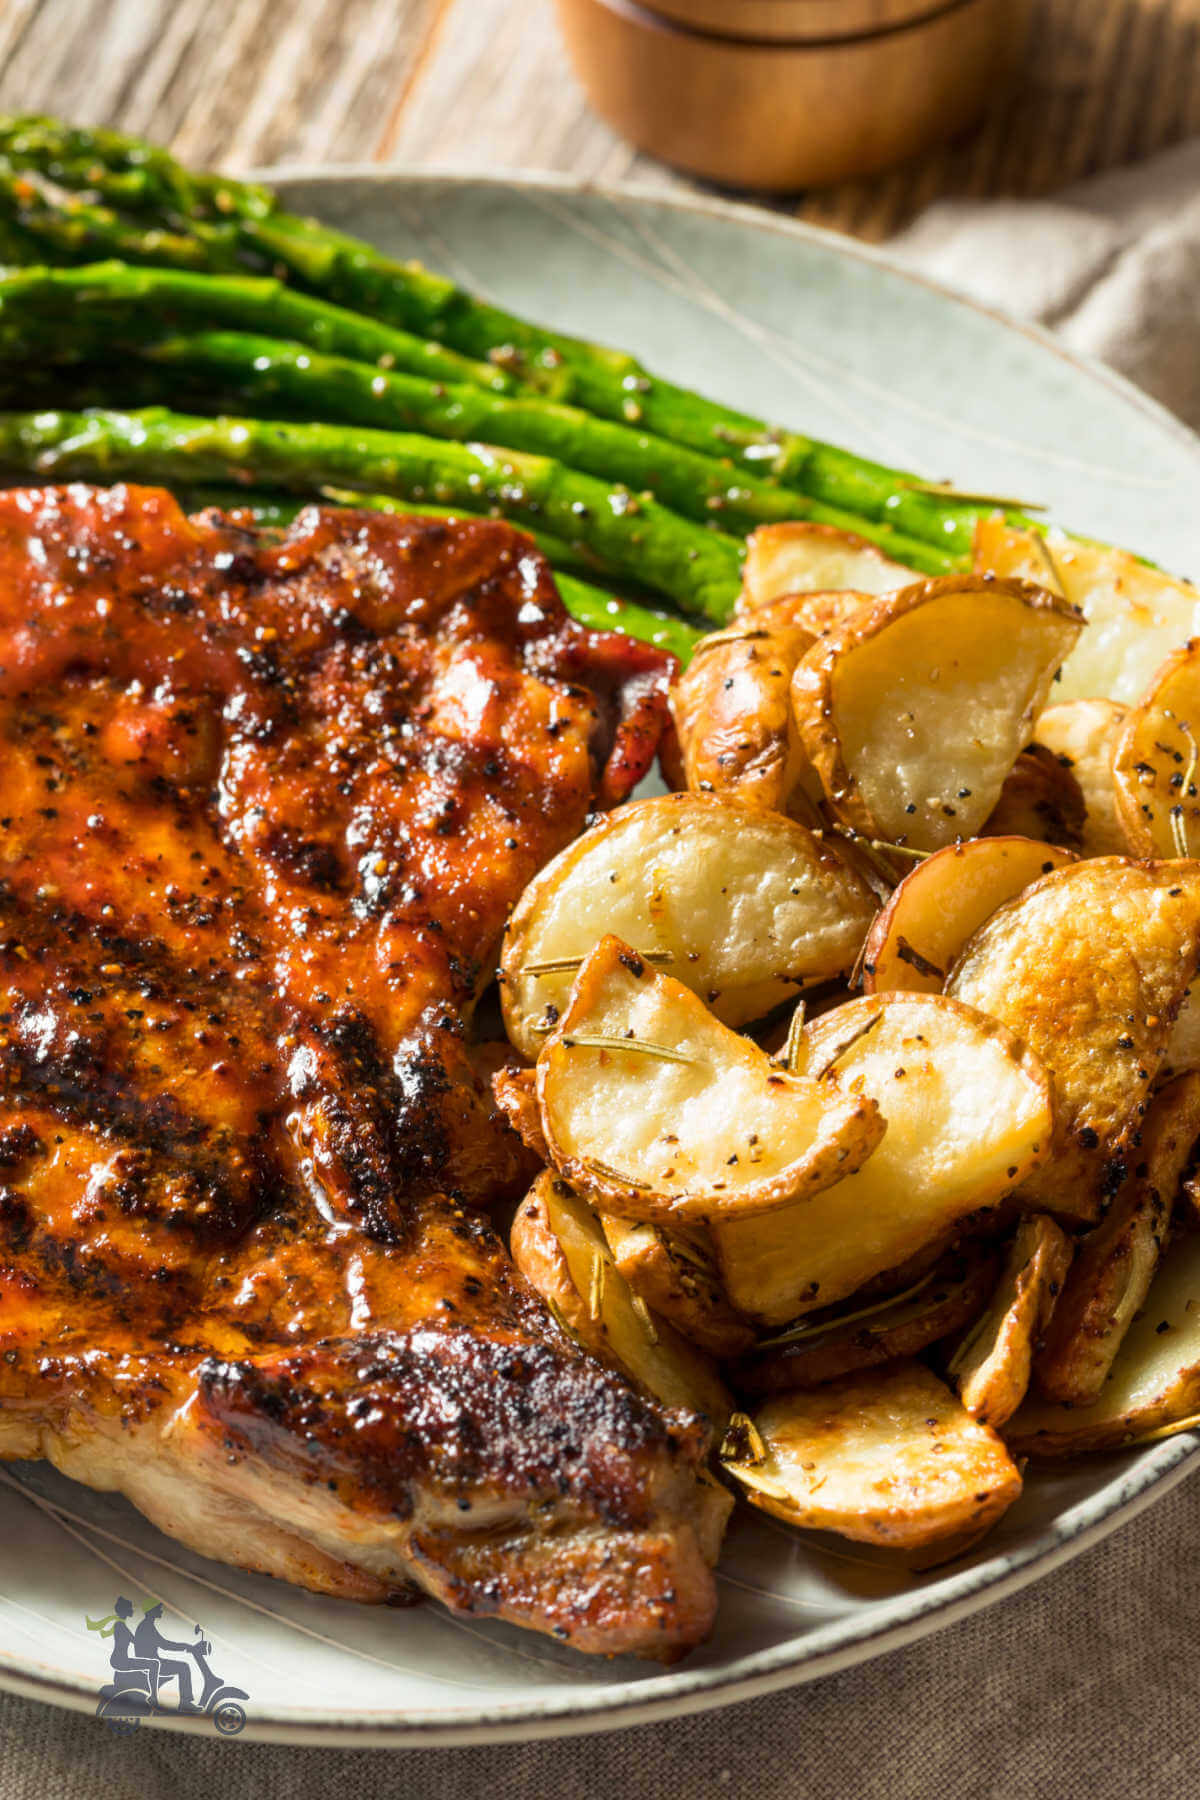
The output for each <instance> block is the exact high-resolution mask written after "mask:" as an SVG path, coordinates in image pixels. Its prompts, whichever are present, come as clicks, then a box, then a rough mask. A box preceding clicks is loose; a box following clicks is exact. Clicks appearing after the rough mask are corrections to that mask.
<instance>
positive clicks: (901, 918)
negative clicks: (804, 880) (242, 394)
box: [863, 837, 1074, 994]
mask: <svg viewBox="0 0 1200 1800" xmlns="http://www.w3.org/2000/svg"><path fill="white" fill-rule="evenodd" d="M1072 861H1074V858H1073V857H1072V855H1071V853H1070V852H1069V851H1066V850H1059V849H1055V848H1054V847H1052V846H1051V845H1048V844H1043V843H1040V842H1037V841H1035V840H1034V839H1033V838H1027V837H992V838H972V839H970V841H969V842H967V843H965V844H948V845H947V846H946V848H945V849H944V850H939V851H937V852H936V854H935V855H933V856H931V857H929V858H928V860H927V861H925V862H921V863H918V864H917V866H916V868H915V869H912V870H910V872H909V873H908V874H907V875H906V876H905V877H904V880H903V881H902V882H901V883H900V885H899V887H897V889H896V891H895V893H894V894H893V895H892V897H891V899H890V901H889V902H888V904H887V905H886V906H885V907H884V908H883V910H882V912H881V913H880V914H879V915H878V917H877V918H876V920H875V923H874V924H873V925H872V927H871V930H870V933H869V934H868V937H867V948H866V954H865V956H864V959H863V987H864V989H865V990H866V992H867V993H869V994H871V993H878V994H885V993H894V992H899V991H903V992H906V993H913V994H937V993H940V992H941V990H942V988H943V986H944V985H945V982H946V978H947V976H948V975H949V973H950V970H951V968H952V967H953V966H954V962H955V960H956V958H957V957H958V956H959V955H960V953H961V952H962V949H963V947H964V945H965V944H966V943H967V941H968V939H969V938H971V937H973V936H974V934H975V932H977V931H978V930H979V927H980V926H981V925H982V924H984V923H985V921H986V920H988V919H990V918H991V916H992V914H993V913H994V912H996V911H997V910H998V909H999V908H1000V907H1001V906H1003V905H1004V904H1005V902H1006V901H1008V900H1011V899H1012V898H1013V897H1014V895H1016V894H1019V893H1021V892H1022V891H1023V890H1024V889H1025V888H1027V887H1028V886H1029V885H1030V884H1031V882H1034V881H1037V880H1039V879H1040V878H1041V876H1043V875H1048V874H1050V872H1051V871H1052V870H1053V869H1061V868H1064V867H1065V866H1066V864H1067V863H1069V862H1072Z"/></svg>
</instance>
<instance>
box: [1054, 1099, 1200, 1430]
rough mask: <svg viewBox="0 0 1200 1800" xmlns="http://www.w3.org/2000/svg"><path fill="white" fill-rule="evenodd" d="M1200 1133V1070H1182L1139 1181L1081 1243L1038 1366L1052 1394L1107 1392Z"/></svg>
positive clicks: (1074, 1398) (1157, 1115)
mask: <svg viewBox="0 0 1200 1800" xmlns="http://www.w3.org/2000/svg"><path fill="white" fill-rule="evenodd" d="M1198 1138H1200V1074H1191V1075H1181V1076H1180V1077H1179V1079H1178V1080H1177V1081H1173V1082H1171V1083H1170V1085H1169V1086H1168V1087H1165V1088H1163V1090H1162V1092H1161V1093H1160V1094H1158V1095H1156V1097H1155V1099H1154V1101H1153V1103H1152V1105H1151V1107H1150V1111H1149V1114H1148V1116H1147V1119H1146V1125H1145V1129H1144V1131H1143V1133H1142V1143H1141V1147H1140V1149H1139V1151H1138V1153H1137V1166H1136V1168H1135V1170H1134V1173H1133V1177H1132V1179H1131V1180H1129V1181H1127V1182H1126V1184H1125V1186H1124V1187H1123V1188H1122V1189H1121V1190H1120V1192H1119V1193H1118V1194H1117V1196H1116V1198H1115V1199H1114V1201H1113V1203H1112V1205H1111V1206H1110V1207H1109V1210H1108V1212H1107V1213H1106V1214H1105V1217H1104V1220H1103V1223H1102V1224H1100V1225H1099V1226H1097V1228H1096V1230H1095V1231H1093V1232H1091V1233H1090V1234H1089V1236H1088V1237H1086V1238H1084V1240H1083V1242H1082V1243H1081V1244H1080V1246H1079V1250H1078V1253H1077V1255H1076V1257H1075V1261H1074V1264H1073V1265H1072V1268H1071V1273H1070V1276H1069V1277H1068V1279H1067V1283H1066V1286H1065V1287H1064V1289H1063V1293H1062V1298H1061V1299H1060V1301H1059V1303H1058V1308H1057V1310H1056V1312H1055V1314H1054V1317H1053V1319H1052V1320H1051V1323H1050V1328H1049V1330H1048V1331H1047V1333H1046V1342H1045V1346H1044V1348H1043V1350H1042V1351H1041V1353H1040V1354H1039V1356H1038V1358H1037V1362H1036V1365H1035V1366H1036V1372H1037V1379H1038V1386H1039V1387H1040V1388H1041V1391H1042V1392H1043V1394H1045V1395H1046V1397H1047V1399H1050V1400H1062V1401H1066V1402H1069V1403H1070V1404H1071V1405H1073V1406H1086V1405H1087V1403H1088V1402H1089V1401H1091V1400H1095V1399H1096V1398H1097V1396H1098V1395H1099V1393H1100V1391H1101V1389H1102V1388H1103V1386H1104V1382H1105V1378H1106V1376H1107V1375H1108V1371H1109V1369H1110V1368H1111V1367H1112V1364H1113V1359H1114V1357H1115V1356H1116V1354H1117V1351H1118V1350H1119V1349H1120V1347H1121V1340H1122V1338H1123V1337H1124V1336H1125V1333H1126V1332H1127V1331H1128V1329H1129V1327H1130V1325H1131V1323H1132V1321H1133V1318H1134V1315H1135V1314H1136V1313H1137V1312H1138V1311H1139V1309H1140V1308H1141V1306H1142V1304H1143V1302H1144V1301H1145V1298H1146V1294H1147V1292H1148V1290H1149V1287H1150V1283H1151V1281H1152V1280H1153V1278H1154V1271H1155V1269H1156V1268H1157V1267H1158V1262H1159V1258H1160V1256H1161V1254H1162V1247H1163V1244H1164V1243H1165V1241H1166V1237H1167V1233H1168V1231H1169V1229H1170V1225H1171V1213H1172V1209H1173V1207H1174V1204H1175V1197H1176V1194H1177V1193H1178V1191H1179V1185H1180V1182H1181V1181H1182V1179H1183V1175H1184V1172H1185V1170H1186V1169H1187V1167H1188V1165H1189V1163H1190V1161H1191V1159H1192V1152H1193V1150H1194V1149H1195V1146H1196V1141H1197V1139H1198Z"/></svg>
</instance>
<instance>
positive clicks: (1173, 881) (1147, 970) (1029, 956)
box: [946, 857, 1200, 1222]
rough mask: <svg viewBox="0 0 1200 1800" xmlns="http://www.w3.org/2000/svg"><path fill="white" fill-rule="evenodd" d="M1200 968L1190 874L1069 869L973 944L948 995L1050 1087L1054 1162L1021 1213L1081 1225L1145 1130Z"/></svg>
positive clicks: (1125, 865)
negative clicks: (1018, 1049) (1003, 1035)
mask: <svg viewBox="0 0 1200 1800" xmlns="http://www.w3.org/2000/svg"><path fill="white" fill-rule="evenodd" d="M1198 958H1200V863H1197V862H1171V863H1167V862H1157V863H1134V862H1129V861H1126V860H1124V859H1122V858H1120V857H1100V858H1097V859H1095V860H1094V861H1091V862H1079V863H1071V864H1068V866H1067V867H1066V868H1064V869H1059V870H1057V871H1056V872H1055V873H1054V874H1052V875H1046V876H1044V877H1043V878H1042V880H1041V881H1039V882H1036V883H1035V885H1034V886H1033V887H1031V888H1027V889H1026V891H1025V892H1024V893H1023V894H1020V895H1018V897H1017V898H1016V899H1015V900H1011V901H1009V903H1008V905H1007V906H1003V907H1001V909H1000V911H999V912H997V913H994V914H993V915H992V917H991V918H990V919H989V920H988V922H987V924H986V925H984V926H983V927H982V928H981V930H979V931H978V932H976V934H975V936H974V937H973V938H972V940H971V942H970V943H969V944H968V945H967V947H966V949H965V950H964V952H963V954H962V956H961V957H960V958H959V961H958V962H957V964H956V965H955V967H954V970H953V972H952V974H951V976H950V980H949V982H948V984H947V990H946V991H947V992H948V993H949V994H952V995H954V996H955V997H956V998H957V999H959V1000H965V1001H967V1002H968V1004H970V1005H971V1006H977V1007H978V1008H979V1009H980V1011H981V1012H986V1013H991V1015H992V1016H993V1017H994V1018H997V1019H1000V1020H1002V1021H1003V1023H1004V1024H1005V1025H1007V1026H1009V1028H1010V1029H1011V1030H1012V1031H1014V1032H1016V1034H1017V1036H1018V1037H1020V1038H1021V1039H1023V1041H1024V1042H1025V1043H1027V1044H1028V1045H1029V1047H1030V1049H1031V1050H1033V1052H1034V1053H1035V1055H1037V1056H1038V1057H1040V1058H1041V1060H1042V1061H1043V1062H1044V1064H1045V1065H1046V1067H1047V1068H1048V1069H1049V1070H1050V1072H1051V1074H1052V1076H1053V1077H1054V1087H1055V1099H1056V1123H1055V1135H1054V1151H1053V1155H1052V1156H1051V1157H1050V1159H1049V1161H1048V1162H1045V1163H1043V1164H1042V1166H1041V1167H1040V1168H1039V1169H1038V1170H1037V1171H1036V1173H1034V1174H1033V1175H1031V1176H1030V1177H1029V1178H1028V1180H1027V1181H1026V1182H1025V1185H1024V1192H1025V1195H1026V1198H1027V1199H1028V1200H1029V1201H1030V1203H1031V1204H1034V1205H1037V1206H1040V1207H1044V1208H1047V1209H1049V1210H1050V1211H1051V1212H1054V1213H1058V1214H1062V1215H1064V1216H1066V1217H1068V1218H1071V1219H1078V1220H1083V1221H1087V1222H1092V1221H1094V1220H1095V1219H1096V1218H1097V1217H1098V1216H1099V1210H1100V1206H1101V1203H1102V1198H1103V1192H1104V1185H1105V1181H1106V1179H1108V1176H1109V1173H1110V1171H1111V1168H1112V1166H1113V1165H1114V1164H1115V1163H1118V1162H1119V1161H1120V1159H1121V1158H1123V1157H1124V1156H1125V1154H1126V1152H1127V1151H1128V1149H1129V1146H1130V1143H1131V1141H1132V1139H1133V1137H1134V1135H1135V1133H1136V1131H1137V1128H1138V1126H1139V1124H1140V1122H1141V1118H1142V1114H1143V1109H1144V1106H1145V1101H1146V1097H1147V1095H1148V1094H1149V1091H1150V1088H1151V1085H1152V1083H1153V1081H1154V1078H1155V1076H1156V1074H1157V1073H1158V1069H1159V1066H1160V1064H1161V1063H1162V1061H1163V1057H1164V1055H1165V1053H1166V1049H1167V1043H1168V1039H1169V1037H1170V1031H1171V1024H1172V1021H1173V1020H1174V1018H1175V1015H1176V1013H1177V1012H1178V1011H1179V1008H1180V1005H1181V1003H1182V1001H1183V996H1184V993H1185V991H1186V989H1187V987H1188V984H1189V982H1190V981H1191V978H1192V976H1193V974H1194V972H1195V969H1196V964H1197V960H1198Z"/></svg>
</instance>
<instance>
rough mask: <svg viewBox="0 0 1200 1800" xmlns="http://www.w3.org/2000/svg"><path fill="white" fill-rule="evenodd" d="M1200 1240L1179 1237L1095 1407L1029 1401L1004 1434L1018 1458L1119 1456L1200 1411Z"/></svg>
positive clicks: (1113, 1366)
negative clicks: (1122, 1448)
mask: <svg viewBox="0 0 1200 1800" xmlns="http://www.w3.org/2000/svg"><path fill="white" fill-rule="evenodd" d="M1198 1296H1200V1236H1195V1235H1189V1236H1187V1237H1177V1238H1175V1239H1174V1240H1173V1241H1172V1243H1171V1245H1170V1247H1169V1249H1168V1250H1167V1253H1166V1255H1165V1256H1164V1258H1163V1260H1162V1263H1161V1265H1160V1267H1159V1270H1158V1273H1157V1274H1156V1276H1155V1277H1154V1280H1153V1282H1152V1283H1151V1287H1150V1292H1149V1293H1148V1294H1147V1296H1146V1303H1145V1305H1144V1306H1143V1308H1142V1310H1141V1312H1140V1313H1139V1314H1138V1316H1137V1317H1136V1318H1135V1319H1134V1321H1133V1324H1132V1325H1131V1326H1130V1327H1129V1330H1128V1331H1127V1332H1126V1334H1125V1339H1124V1342H1123V1343H1122V1345H1121V1348H1120V1349H1119V1350H1118V1351H1117V1354H1116V1357H1115V1358H1114V1361H1113V1365H1112V1368H1111V1369H1110V1370H1109V1373H1108V1379H1107V1381H1106V1382H1105V1383H1104V1386H1103V1388H1102V1389H1101V1391H1100V1395H1099V1397H1098V1398H1097V1399H1095V1400H1093V1401H1092V1402H1091V1404H1090V1405H1089V1406H1064V1405H1062V1404H1061V1403H1059V1402H1055V1401H1052V1400H1043V1399H1040V1398H1035V1397H1034V1396H1032V1395H1031V1396H1030V1398H1029V1399H1027V1400H1026V1402H1025V1404H1024V1406H1022V1407H1021V1409H1020V1411H1019V1412H1018V1413H1017V1414H1016V1415H1015V1417H1014V1418H1012V1419H1011V1420H1010V1421H1009V1423H1008V1425H1007V1427H1006V1428H1005V1433H1004V1435H1005V1438H1006V1439H1007V1441H1008V1443H1009V1446H1010V1448H1011V1449H1012V1450H1013V1452H1014V1453H1015V1454H1016V1455H1018V1456H1047V1457H1054V1456H1078V1455H1080V1454H1081V1453H1082V1452H1083V1451H1085V1450H1114V1449H1116V1448H1118V1447H1119V1446H1120V1445H1121V1444H1125V1443H1128V1442H1129V1441H1130V1440H1131V1439H1136V1438H1140V1437H1145V1436H1147V1435H1148V1434H1150V1433H1154V1432H1161V1431H1164V1430H1167V1429H1169V1428H1170V1427H1171V1426H1172V1425H1175V1424H1178V1423H1179V1422H1180V1421H1181V1420H1185V1419H1194V1418H1195V1416H1196V1414H1197V1413H1200V1298H1198Z"/></svg>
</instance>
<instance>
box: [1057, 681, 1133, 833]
mask: <svg viewBox="0 0 1200 1800" xmlns="http://www.w3.org/2000/svg"><path fill="white" fill-rule="evenodd" d="M1128 710H1129V709H1128V708H1127V707H1124V706H1119V705H1118V704H1117V702H1116V701H1115V700H1063V701H1061V702H1059V703H1057V704H1055V705H1054V706H1048V707H1047V708H1046V710H1045V711H1044V712H1043V713H1041V714H1040V715H1039V717H1038V722H1037V739H1036V742H1037V744H1038V745H1040V746H1041V747H1042V748H1043V749H1045V750H1049V752H1050V754H1051V755H1052V756H1056V757H1057V758H1058V760H1059V762H1060V763H1061V764H1062V766H1063V768H1065V769H1069V770H1070V772H1071V774H1072V775H1073V776H1074V777H1075V780H1076V782H1077V783H1078V785H1079V791H1080V793H1081V794H1082V796H1083V815H1084V816H1083V842H1082V843H1081V844H1080V845H1079V851H1080V854H1081V855H1082V856H1123V855H1124V854H1125V851H1126V850H1127V849H1128V844H1127V843H1126V839H1125V833H1124V831H1123V830H1122V829H1121V822H1120V820H1119V819H1118V817H1117V795H1116V790H1115V788H1114V787H1113V773H1112V764H1113V750H1114V749H1115V747H1116V742H1117V737H1118V736H1119V734H1120V730H1121V726H1122V725H1123V724H1124V722H1125V718H1126V715H1127V713H1128Z"/></svg>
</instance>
